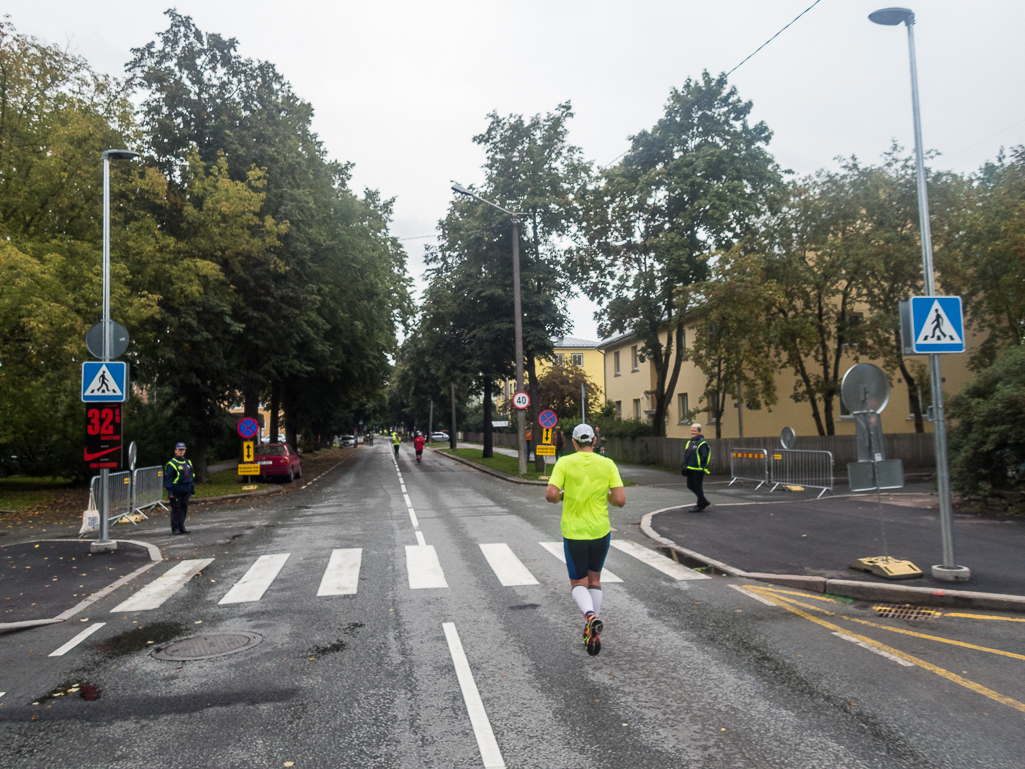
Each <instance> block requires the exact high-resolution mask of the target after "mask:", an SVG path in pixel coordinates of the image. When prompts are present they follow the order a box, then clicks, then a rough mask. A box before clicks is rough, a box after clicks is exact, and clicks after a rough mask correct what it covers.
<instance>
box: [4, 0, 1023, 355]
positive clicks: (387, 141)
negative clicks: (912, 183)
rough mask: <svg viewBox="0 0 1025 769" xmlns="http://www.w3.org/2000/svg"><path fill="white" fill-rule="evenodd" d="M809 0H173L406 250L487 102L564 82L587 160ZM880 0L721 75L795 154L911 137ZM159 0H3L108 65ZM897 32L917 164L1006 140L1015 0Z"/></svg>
mask: <svg viewBox="0 0 1025 769" xmlns="http://www.w3.org/2000/svg"><path fill="white" fill-rule="evenodd" d="M812 2H813V0H665V1H663V0H632V2H629V3H626V2H608V1H607V0H591V1H590V2H586V3H585V2H568V1H563V0H521V1H520V2H516V3H495V2H486V1H484V2H481V1H480V0H478V1H477V2H468V1H467V0H440V2H433V3H424V2H412V1H411V0H401V1H400V2H388V1H387V0H378V2H366V0H363V1H362V2H351V1H350V0H335V1H334V2H330V3H328V2H314V1H313V0H292V1H291V2H289V3H282V2H280V0H275V1H274V2H270V1H269V0H248V1H247V2H245V3H236V2H211V1H210V0H205V1H204V2H199V1H198V0H179V2H177V3H175V4H174V7H176V8H177V9H178V10H179V11H180V12H181V13H184V14H187V15H189V16H192V18H193V19H194V20H195V21H196V23H197V25H198V26H199V27H200V29H202V30H204V31H206V32H217V33H220V34H222V35H224V36H226V37H235V38H237V39H238V41H239V51H240V52H241V54H242V55H243V56H246V57H250V58H255V59H265V60H269V61H271V62H273V63H274V64H275V65H276V66H277V68H278V70H279V71H280V72H281V73H282V74H283V75H284V77H285V78H286V79H288V80H289V81H290V82H291V84H292V87H293V88H294V90H295V91H296V93H297V94H299V96H301V97H302V98H303V99H305V100H307V101H309V102H310V103H311V104H312V105H313V107H314V109H315V110H316V116H315V119H314V128H315V130H316V131H317V132H318V133H319V134H320V137H321V139H322V140H323V142H324V145H325V147H326V148H327V151H328V154H329V155H330V156H331V157H332V158H335V159H338V160H343V161H351V162H353V163H355V170H354V177H353V186H354V188H355V189H357V190H361V189H363V188H365V187H370V188H375V189H379V190H381V192H382V193H383V194H384V195H385V196H387V197H394V198H396V203H395V220H394V224H393V231H394V232H395V234H396V235H397V236H398V237H400V238H404V239H406V238H408V240H405V241H404V244H405V245H406V248H407V251H408V253H409V256H410V259H409V266H410V272H411V274H412V275H413V276H414V277H415V278H418V279H419V277H420V276H421V273H422V271H423V262H422V259H421V254H422V253H423V247H424V244H425V243H429V242H431V240H430V239H427V238H423V237H421V236H425V235H426V236H431V235H432V234H433V233H434V230H435V226H436V223H437V222H438V220H439V219H440V218H442V217H443V216H444V214H445V211H446V209H447V206H448V203H449V201H450V199H451V197H452V193H451V192H450V190H449V180H450V179H455V180H457V181H459V182H461V183H462V184H464V185H471V184H478V183H480V182H481V181H482V180H483V173H482V171H481V163H482V162H483V155H482V153H481V152H480V149H479V148H478V147H477V146H476V145H474V144H473V143H472V141H471V139H472V137H473V136H474V135H476V134H478V133H480V132H481V131H482V130H483V128H484V127H485V125H486V116H487V114H488V113H489V112H490V111H492V110H496V111H498V112H499V113H500V114H503V115H507V114H512V113H519V114H527V115H532V114H536V113H543V112H547V111H549V110H551V109H553V108H554V107H555V106H556V105H557V104H559V103H560V102H563V101H566V100H571V101H572V103H573V108H574V111H575V112H576V117H575V118H574V119H573V121H572V123H571V129H570V140H571V141H572V142H573V143H574V144H576V145H578V146H580V147H581V148H582V149H583V151H584V155H585V157H587V158H589V159H591V160H594V161H595V162H596V163H597V164H598V165H606V164H608V163H610V162H611V161H612V160H614V159H615V158H616V157H618V156H619V155H620V153H622V152H623V151H624V150H626V149H627V148H628V146H629V145H628V137H629V136H630V135H632V134H634V133H637V132H638V131H640V130H643V129H646V128H650V127H651V126H652V125H653V124H654V123H655V121H656V120H658V118H659V117H660V115H661V113H662V109H663V107H664V105H665V102H666V99H667V97H668V94H669V90H670V89H671V88H672V87H673V86H679V85H680V84H682V83H683V82H684V80H685V79H686V78H687V77H695V76H698V75H699V74H700V73H701V71H702V70H703V69H708V70H709V71H710V72H712V73H719V72H723V71H728V70H730V69H732V68H733V67H734V66H736V65H737V64H738V63H739V62H740V61H741V60H743V59H744V58H745V57H746V56H748V55H749V54H750V53H752V52H753V51H754V50H755V49H756V48H758V46H760V45H761V44H762V43H764V42H765V41H766V40H768V39H769V38H770V37H771V36H772V35H774V34H776V32H778V31H779V30H780V29H781V28H782V27H783V26H784V25H786V24H787V23H788V22H790V21H791V20H792V19H793V18H794V17H795V16H797V15H798V14H799V13H800V12H801V11H803V10H804V9H805V8H807V7H808V6H809V5H811V4H812ZM884 6H885V3H884V2H882V0H868V1H866V0H821V2H820V3H819V4H818V5H816V6H815V7H814V8H813V9H812V10H811V11H809V12H808V13H807V14H806V15H805V16H803V17H802V18H801V19H799V20H798V21H797V22H796V23H795V24H794V25H793V26H792V27H790V28H789V29H787V30H786V31H785V32H783V33H782V34H781V35H780V36H779V37H778V38H776V40H774V41H773V42H772V43H770V44H769V45H768V46H766V48H764V49H763V50H762V51H761V52H760V53H758V54H757V55H756V56H755V57H754V58H752V59H751V60H750V61H748V62H747V63H746V64H744V65H743V66H742V67H741V68H740V69H738V70H737V71H736V72H735V73H734V74H733V75H732V76H731V82H732V83H733V84H734V85H736V86H737V88H738V90H739V93H740V95H741V97H742V98H744V99H748V100H751V101H753V102H754V111H753V114H754V119H755V120H764V121H766V123H767V124H768V125H769V127H770V128H771V129H772V130H773V131H774V134H775V135H774V137H773V141H772V143H771V145H770V150H771V151H772V152H773V153H774V154H775V156H776V158H777V160H778V161H779V162H780V164H781V165H782V166H783V167H785V168H789V169H792V170H793V171H795V172H796V173H798V174H807V173H812V172H814V171H816V170H817V169H819V168H823V167H830V166H833V165H834V158H835V157H836V156H838V155H851V154H855V155H857V156H858V157H859V158H861V159H862V160H865V161H874V160H876V159H878V157H879V156H880V155H881V153H882V152H883V151H885V150H886V148H887V147H888V146H889V143H890V141H891V139H894V138H895V139H897V140H898V141H899V142H900V143H901V144H903V145H904V146H905V147H906V148H907V149H908V150H909V151H910V150H911V149H912V148H913V134H912V118H911V97H910V94H911V86H910V77H909V69H908V46H907V34H906V32H905V31H904V27H903V26H901V27H880V26H877V25H875V24H872V23H871V22H869V21H868V18H867V17H868V14H869V13H870V12H871V11H873V10H876V9H877V8H880V7H884ZM168 7H171V5H170V3H169V2H168V0H164V1H163V2H154V1H153V0H131V1H130V2H129V1H128V0H93V2H88V3H86V2H81V0H7V1H6V2H5V3H4V4H3V7H2V11H0V12H3V13H6V14H10V17H11V21H12V22H13V23H14V25H15V26H16V27H17V28H18V29H19V30H20V31H21V32H23V33H26V34H30V35H33V36H35V37H37V38H40V39H42V40H44V41H46V42H49V43H58V44H66V45H68V46H69V47H70V48H71V49H72V50H73V51H74V52H76V53H78V54H79V55H81V56H84V57H85V58H86V59H88V61H89V62H90V63H91V65H92V66H93V67H94V68H95V69H97V70H100V71H104V72H109V73H112V74H117V75H120V74H122V73H123V67H124V64H125V62H127V61H128V59H129V58H130V49H131V48H133V47H138V46H142V45H145V44H146V43H147V42H149V41H150V40H153V39H154V37H155V35H156V33H157V32H159V31H161V30H163V29H166V27H167V20H166V17H164V16H163V11H164V10H165V9H166V8H168ZM912 9H913V10H914V11H915V12H916V14H917V17H918V18H917V24H916V26H915V43H916V46H917V54H918V71H919V84H920V88H921V105H922V126H923V128H922V132H923V136H924V143H925V146H926V147H927V148H929V149H935V150H938V151H939V152H940V153H942V156H941V157H940V158H939V159H938V160H937V161H936V163H935V164H934V165H936V166H937V167H940V168H946V169H952V170H956V171H961V172H971V171H975V170H977V169H978V167H979V166H980V165H981V164H982V163H983V162H985V161H986V160H989V159H992V158H994V157H995V156H996V153H997V151H998V149H999V148H1000V147H1001V146H1005V147H1010V146H1014V145H1017V144H1023V143H1025V99H1023V98H1022V95H1023V93H1025V89H1023V86H1022V75H1023V73H1025V45H1022V42H1021V40H1022V34H1023V32H1025V2H1022V0H971V2H967V1H965V0H961V1H959V2H955V1H954V0H929V2H928V3H926V2H922V0H918V2H917V3H916V4H915V5H914V6H913V7H912ZM594 309H595V308H594V307H592V306H591V305H590V303H589V302H587V301H586V300H576V301H574V302H572V303H571V312H572V315H573V319H574V324H575V328H574V332H573V333H574V335H575V336H580V337H584V338H591V339H597V331H596V323H595V321H594V320H593V318H592V313H593V312H594Z"/></svg>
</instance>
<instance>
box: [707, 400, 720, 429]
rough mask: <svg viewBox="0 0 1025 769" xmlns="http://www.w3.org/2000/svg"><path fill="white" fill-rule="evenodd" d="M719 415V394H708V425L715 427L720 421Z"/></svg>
mask: <svg viewBox="0 0 1025 769" xmlns="http://www.w3.org/2000/svg"><path fill="white" fill-rule="evenodd" d="M718 413H719V393H709V394H708V424H710V425H714V424H715V423H716V422H717V421H718V417H717V416H716V415H717V414H718Z"/></svg>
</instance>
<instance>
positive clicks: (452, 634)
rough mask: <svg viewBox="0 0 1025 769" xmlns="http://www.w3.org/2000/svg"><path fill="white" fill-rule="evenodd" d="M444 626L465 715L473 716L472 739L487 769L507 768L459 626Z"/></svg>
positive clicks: (446, 623)
mask: <svg viewBox="0 0 1025 769" xmlns="http://www.w3.org/2000/svg"><path fill="white" fill-rule="evenodd" d="M441 627H442V628H444V630H445V640H446V641H448V651H449V654H451V655H452V664H453V665H454V666H455V669H456V679H457V680H458V681H459V688H460V689H461V690H462V692H463V702H464V703H466V712H467V713H468V714H469V716H470V725H471V726H472V727H473V736H474V737H476V738H477V747H478V748H479V749H480V757H481V759H483V761H484V769H505V760H504V759H503V758H502V751H501V750H500V749H499V747H498V741H497V740H496V739H495V733H494V732H493V731H492V729H491V721H489V720H488V714H487V711H485V710H484V703H483V701H481V698H480V692H479V691H478V690H477V684H476V683H475V682H474V680H473V671H472V670H470V663H469V661H467V659H466V652H464V651H463V644H462V641H460V640H459V633H458V632H456V626H455V624H454V623H452V622H443V623H441Z"/></svg>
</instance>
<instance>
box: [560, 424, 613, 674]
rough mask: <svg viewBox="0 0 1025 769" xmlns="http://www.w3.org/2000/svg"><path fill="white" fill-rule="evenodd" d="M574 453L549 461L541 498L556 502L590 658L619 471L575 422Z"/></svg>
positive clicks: (597, 640) (596, 643)
mask: <svg viewBox="0 0 1025 769" xmlns="http://www.w3.org/2000/svg"><path fill="white" fill-rule="evenodd" d="M573 447H574V448H575V449H576V453H575V454H569V455H568V456H564V457H562V458H561V459H559V461H558V462H556V463H555V469H554V470H553V471H552V477H551V480H550V481H549V483H548V488H547V489H546V491H545V499H546V500H548V501H549V502H552V503H556V502H559V501H560V500H561V501H562V537H563V539H562V542H563V549H564V551H565V553H566V568H567V570H568V571H569V584H570V585H571V588H572V595H573V600H574V602H576V605H577V607H578V608H579V609H580V611H581V612H582V613H583V615H584V646H586V647H587V653H588V654H590V655H591V656H592V657H593V656H595V655H596V654H598V652H600V651H601V632H602V630H603V629H604V625H603V623H602V621H601V620H600V619H599V618H598V615H599V614H600V613H601V598H602V593H601V570H602V566H604V564H605V556H606V555H608V552H609V542H610V540H611V538H612V524H611V523H610V522H609V509H608V507H607V505H606V504H605V503H606V501H608V502H609V503H610V504H613V505H615V506H616V507H623V506H624V505H625V504H626V492H625V491H624V490H623V479H622V478H620V477H619V469H618V468H617V467H616V463H615V462H613V461H612V460H611V459H608V458H606V457H603V456H600V455H598V454H595V453H594V430H592V429H591V427H590V425H585V424H579V425H577V426H576V427H575V428H574V430H573Z"/></svg>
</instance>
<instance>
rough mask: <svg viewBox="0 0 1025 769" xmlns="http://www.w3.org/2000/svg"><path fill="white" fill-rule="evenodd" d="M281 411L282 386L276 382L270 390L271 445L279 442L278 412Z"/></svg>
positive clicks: (269, 431) (269, 433) (269, 430)
mask: <svg viewBox="0 0 1025 769" xmlns="http://www.w3.org/2000/svg"><path fill="white" fill-rule="evenodd" d="M280 410H281V385H280V383H279V382H277V381H275V382H274V384H272V385H271V390H270V427H269V428H268V429H267V435H268V436H269V437H270V442H271V443H277V442H278V433H279V432H281V431H280V430H279V429H278V412H279V411H280Z"/></svg>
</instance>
